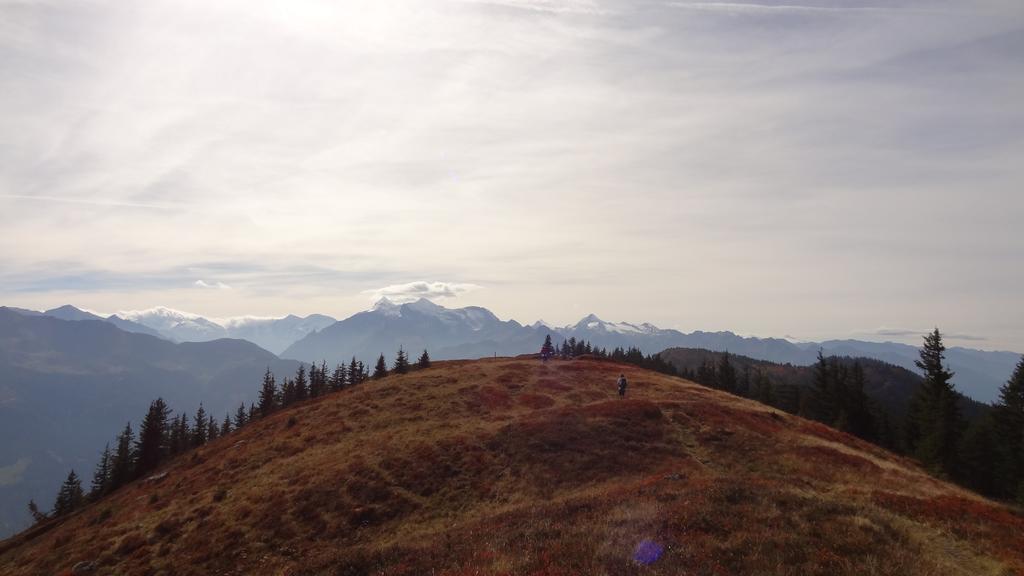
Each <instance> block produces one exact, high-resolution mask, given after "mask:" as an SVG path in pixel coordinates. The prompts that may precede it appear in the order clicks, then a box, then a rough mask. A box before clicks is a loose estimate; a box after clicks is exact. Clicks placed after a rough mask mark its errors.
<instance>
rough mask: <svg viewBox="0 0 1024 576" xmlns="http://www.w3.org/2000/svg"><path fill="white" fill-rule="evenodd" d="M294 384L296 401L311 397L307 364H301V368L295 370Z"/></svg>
mask: <svg viewBox="0 0 1024 576" xmlns="http://www.w3.org/2000/svg"><path fill="white" fill-rule="evenodd" d="M292 384H293V385H294V386H295V401H296V402H297V401H299V400H305V399H306V398H308V397H309V384H308V381H307V380H306V366H305V365H304V364H299V369H298V371H296V372H295V381H294V382H293V383H292Z"/></svg>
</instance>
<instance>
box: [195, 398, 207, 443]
mask: <svg viewBox="0 0 1024 576" xmlns="http://www.w3.org/2000/svg"><path fill="white" fill-rule="evenodd" d="M195 423H196V425H195V428H193V429H192V446H202V445H203V444H206V440H207V432H209V428H207V426H206V410H204V409H203V403H202V402H200V403H199V409H198V410H196V416H195Z"/></svg>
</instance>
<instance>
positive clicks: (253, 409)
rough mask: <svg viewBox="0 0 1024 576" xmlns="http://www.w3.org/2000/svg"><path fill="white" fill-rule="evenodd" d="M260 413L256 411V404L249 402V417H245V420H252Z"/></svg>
mask: <svg viewBox="0 0 1024 576" xmlns="http://www.w3.org/2000/svg"><path fill="white" fill-rule="evenodd" d="M259 414H260V413H259V412H257V411H256V405H255V404H253V403H252V402H250V403H249V417H248V418H246V419H245V421H246V422H252V421H253V420H255V419H256V417H257V416H258V415H259Z"/></svg>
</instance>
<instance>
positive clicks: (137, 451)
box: [28, 348, 431, 522]
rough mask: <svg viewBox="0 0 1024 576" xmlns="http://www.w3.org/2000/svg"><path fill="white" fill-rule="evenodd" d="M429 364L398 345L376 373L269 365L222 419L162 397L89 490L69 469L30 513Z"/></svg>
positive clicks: (59, 510)
mask: <svg viewBox="0 0 1024 576" xmlns="http://www.w3.org/2000/svg"><path fill="white" fill-rule="evenodd" d="M430 364H431V360H430V354H429V353H428V352H427V351H426V350H424V351H423V354H422V355H420V357H419V359H418V360H417V361H416V363H415V365H414V364H412V363H411V362H410V360H409V356H408V354H406V352H405V351H404V350H403V349H402V348H399V349H398V353H397V354H396V356H395V360H394V362H393V364H392V365H391V368H390V369H389V368H388V365H387V361H386V359H385V358H384V355H383V354H381V355H380V357H379V358H378V359H377V363H376V364H375V366H374V369H373V371H372V373H371V372H370V370H369V367H368V366H366V365H365V364H363V362H361V361H359V360H357V359H356V358H354V357H353V358H352V361H351V362H349V363H347V364H346V363H341V364H338V365H337V366H335V367H334V369H333V370H331V371H328V368H327V363H326V362H321V363H320V365H319V366H317V365H316V363H313V364H311V365H310V366H309V369H308V371H307V368H306V366H305V364H300V365H299V368H298V370H297V371H296V373H295V375H294V377H291V378H289V377H285V378H284V379H283V380H282V381H281V383H280V385H278V383H277V380H276V378H275V376H274V374H273V373H272V372H271V371H270V367H269V366H268V367H267V370H266V372H265V373H264V374H263V381H262V383H261V385H260V389H259V395H258V400H257V401H256V402H252V403H250V404H249V405H248V406H246V405H245V403H242V404H240V405H239V406H238V409H237V410H236V411H235V414H234V417H233V418H232V416H231V415H230V414H225V415H224V418H223V419H222V420H219V421H218V420H217V419H215V418H214V416H213V415H212V414H208V413H207V412H206V410H205V408H204V407H203V404H202V403H200V404H199V408H198V409H197V410H196V412H195V414H194V415H192V416H191V417H190V416H189V415H188V414H186V413H181V414H178V415H175V414H174V413H173V412H172V411H171V409H170V407H169V406H168V405H167V403H166V402H165V401H164V400H163V398H157V399H156V400H153V401H152V402H151V403H150V405H149V409H148V410H147V411H146V414H145V416H143V418H142V421H141V423H140V424H139V427H138V434H136V433H135V431H134V430H133V428H132V425H131V422H128V423H127V424H125V427H124V429H122V431H121V432H120V433H119V434H118V435H117V437H116V439H115V440H114V448H113V449H111V446H110V444H107V445H106V447H105V448H104V449H103V452H102V453H101V454H100V460H99V462H98V463H97V464H96V469H95V470H94V472H93V477H92V483H91V486H90V489H89V491H88V492H86V491H85V489H84V488H83V487H82V479H81V477H80V476H79V475H78V474H77V473H76V472H75V471H74V470H71V471H70V472H69V473H68V476H67V478H66V479H65V480H64V482H63V484H62V485H61V487H60V489H59V490H58V491H57V496H56V498H55V500H54V504H53V508H52V510H51V511H50V512H43V511H42V510H40V509H39V506H38V505H37V504H36V503H35V501H34V500H30V501H29V503H28V508H29V512H30V513H31V514H32V517H33V519H34V520H35V521H36V522H41V521H43V520H46V519H48V518H56V517H60V516H64V515H67V514H69V513H71V512H74V511H75V510H77V509H78V508H80V507H82V506H83V505H85V504H87V503H89V502H92V501H95V500H98V499H99V498H102V497H103V496H105V495H107V494H110V493H111V492H114V491H115V490H117V489H118V488H120V487H121V486H124V485H125V484H128V483H129V482H132V481H133V480H136V479H139V478H142V477H144V476H145V475H147V474H150V473H152V472H153V471H154V470H156V469H157V468H158V467H160V466H161V465H162V464H164V463H166V462H167V461H168V460H170V459H171V458H174V457H176V456H178V455H179V454H182V453H184V452H187V451H189V450H191V449H193V448H197V447H199V446H202V445H204V444H206V443H207V442H211V441H213V440H216V439H217V438H219V437H221V436H227V435H228V434H231V433H232V432H234V431H236V430H238V429H240V428H242V427H244V426H246V425H247V424H249V423H251V422H253V421H256V420H259V419H261V418H266V417H267V416H270V415H271V414H273V413H274V412H276V411H278V410H280V409H282V408H286V407H288V406H290V405H292V404H295V403H297V402H302V401H304V400H307V399H310V398H316V397H319V396H323V395H326V394H331V393H335V392H340V391H341V390H345V389H347V388H351V387H352V386H357V385H359V384H361V383H363V382H365V381H367V380H370V379H381V378H384V377H386V376H387V375H388V374H391V373H395V374H405V373H407V372H409V371H410V370H412V369H414V368H415V369H423V368H429V367H430Z"/></svg>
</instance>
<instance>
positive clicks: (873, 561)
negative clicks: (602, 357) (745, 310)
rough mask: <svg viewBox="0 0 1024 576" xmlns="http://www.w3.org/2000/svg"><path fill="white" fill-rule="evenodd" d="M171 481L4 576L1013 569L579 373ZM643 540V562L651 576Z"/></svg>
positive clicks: (1017, 540)
mask: <svg viewBox="0 0 1024 576" xmlns="http://www.w3.org/2000/svg"><path fill="white" fill-rule="evenodd" d="M620 372H625V373H626V376H627V377H628V378H629V379H630V382H631V386H630V393H629V397H628V398H627V399H625V400H621V399H619V398H617V396H616V391H615V379H616V377H617V376H618V374H619V373H620ZM289 422H291V424H289ZM166 471H167V473H168V474H167V476H166V477H165V478H163V479H162V480H160V481H158V482H149V483H147V482H137V483H135V484H132V485H130V486H128V487H126V488H125V489H122V490H121V491H119V492H118V493H117V494H114V495H113V496H112V497H109V498H106V499H104V500H103V501H101V502H98V503H96V504H94V505H92V506H89V507H88V508H86V509H84V510H82V511H80V512H78V513H76V514H74V515H72V516H71V517H69V518H66V519H64V520H62V521H60V522H59V523H56V524H53V525H50V526H43V527H40V528H39V529H37V530H34V531H29V532H26V533H24V534H22V535H19V536H17V537H15V538H12V539H11V540H8V541H6V542H4V543H2V544H0V573H2V574H5V575H6V574H11V575H17V574H32V575H35V574H61V573H65V572H66V571H68V570H69V568H70V567H71V566H72V565H74V564H75V563H76V562H79V561H82V560H89V561H95V562H96V563H97V564H98V566H99V569H98V573H99V574H126V575H128V574H130V575H135V574H152V575H161V574H167V575H171V574H174V575H178V574H182V575H189V574H204V575H207V574H225V575H233V574H239V575H241V574H281V575H285V574H287V575H296V576H297V575H319V574H323V575H363V574H387V575H396V576H397V575H423V574H436V575H450V576H464V575H477V574H479V575H504V574H507V575H512V574H524V575H534V576H555V575H571V574H585V575H591V574H593V575H600V574H609V575H619V574H665V575H668V574H695V575H704V574H707V575H714V574H722V575H725V574H766V575H798V574H799V575H803V574H822V575H825V574H828V575H832V574H851V575H852V574H858V575H859V574H867V575H873V574H878V575H881V574H910V575H925V574H936V575H938V574H965V575H966V574H981V575H984V574H992V575H1007V574H1022V573H1024V552H1022V551H1024V519H1022V517H1021V515H1020V514H1019V513H1018V512H1014V511H1011V510H1009V509H1007V508H1005V507H1003V506H1001V505H998V504H995V503H992V502H989V501H986V500H984V499H981V498H979V497H977V496H973V495H971V494H969V493H967V492H965V491H963V490H961V489H959V488H956V487H954V486H951V485H948V484H945V483H943V482H940V481H938V480H935V479H933V478H930V477H928V476H927V475H925V474H924V473H923V472H922V471H921V470H919V469H918V468H917V467H915V466H914V465H913V464H912V463H911V462H909V461H907V460H905V459H903V458H899V457H896V456H894V455H891V454H889V453H887V452H885V451H884V450H881V449H879V448H877V447H875V446H871V445H869V444H865V443H863V442H860V441H858V440H856V439H854V438H852V437H850V436H847V435H845V434H842V433H839V432H836V431H834V430H830V429H828V428H825V427H823V426H820V425H818V424H815V423H812V422H807V421H804V420H802V419H800V418H797V417H794V416H790V415H787V414H781V413H777V412H775V411H773V410H771V409H770V408H767V407H764V406H762V405H759V404H756V403H753V402H749V401H746V400H742V399H738V398H735V397H732V396H729V395H726V394H723V393H720V392H717V391H713V390H709V389H706V388H702V387H700V386H697V385H695V384H693V383H690V382H686V381H683V380H679V379H676V378H670V377H667V376H662V375H660V374H655V373H650V372H646V371H642V370H638V369H636V368H634V367H631V366H622V365H617V364H611V363H607V362H600V361H596V360H576V361H554V362H549V363H547V364H542V363H540V362H538V361H534V360H531V359H522V358H520V359H488V360H480V361H475V362H443V363H437V365H436V366H435V367H434V368H431V369H429V370H426V371H422V372H414V373H411V374H408V375H404V376H393V377H389V378H387V379H385V380H381V381H374V382H369V383H367V384H364V385H362V386H360V387H358V388H355V389H352V390H348V391H345V392H343V393H340V394H336V395H332V396H328V397H326V398H321V399H317V400H314V401H310V402H307V403H305V404H302V405H300V406H296V407H293V408H291V409H289V410H287V411H286V412H282V413H279V414H275V415H274V416H272V417H270V418H268V419H266V420H263V421H259V422H256V423H254V424H252V425H250V426H248V427H246V428H244V429H243V430H241V431H239V432H236V433H234V434H231V435H230V436H228V437H225V438H221V439H219V440H217V441H215V442H213V443H211V444H209V445H207V446H205V447H203V448H201V449H199V450H197V451H196V452H195V453H194V454H189V455H186V456H185V457H183V458H179V459H177V460H175V461H173V462H171V463H170V464H169V465H168V466H167V467H166ZM643 541H650V542H653V543H655V544H657V545H658V546H660V547H661V549H662V554H661V556H660V557H659V558H658V559H657V561H655V562H653V563H652V564H650V565H648V566H643V565H641V564H639V563H637V562H636V561H635V560H634V551H635V550H636V549H637V546H638V545H639V544H640V543H641V542H643Z"/></svg>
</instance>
